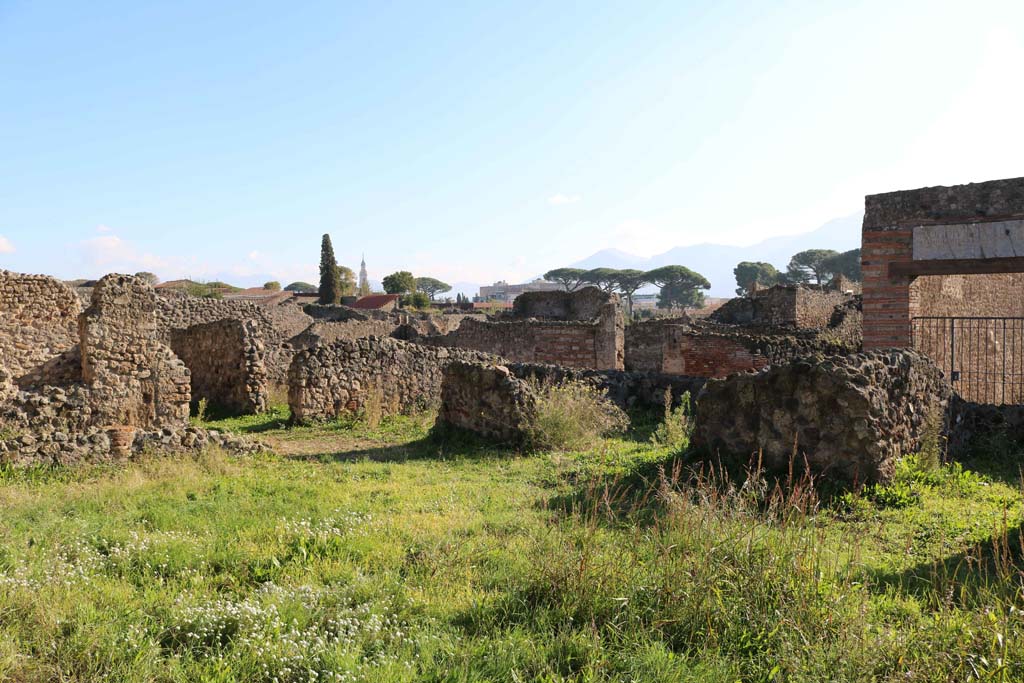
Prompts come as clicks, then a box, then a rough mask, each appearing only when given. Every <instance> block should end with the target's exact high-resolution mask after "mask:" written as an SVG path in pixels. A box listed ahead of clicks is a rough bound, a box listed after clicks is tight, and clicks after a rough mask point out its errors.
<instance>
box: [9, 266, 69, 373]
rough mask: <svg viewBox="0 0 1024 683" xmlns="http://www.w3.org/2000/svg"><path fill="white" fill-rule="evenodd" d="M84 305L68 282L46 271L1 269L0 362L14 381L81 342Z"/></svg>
mask: <svg viewBox="0 0 1024 683" xmlns="http://www.w3.org/2000/svg"><path fill="white" fill-rule="evenodd" d="M81 310H82V306H81V303H80V301H79V298H78V296H77V295H76V294H75V293H74V291H72V290H71V288H69V287H68V286H66V285H65V284H64V283H62V282H61V281H60V280H57V279H55V278H52V277H48V276H46V275H24V274H21V273H12V272H9V271H6V270H0V364H2V365H4V366H5V367H6V368H7V370H8V371H9V372H10V373H11V376H12V378H13V380H14V382H15V383H17V384H22V383H32V382H33V381H35V380H38V379H39V378H38V377H35V378H34V377H33V374H34V371H36V370H37V368H39V367H40V366H41V365H43V363H45V362H46V361H48V360H50V359H52V358H54V357H55V356H57V355H59V354H61V353H64V352H66V351H68V350H70V349H71V348H72V347H73V346H75V344H77V343H78V314H79V313H80V312H81Z"/></svg>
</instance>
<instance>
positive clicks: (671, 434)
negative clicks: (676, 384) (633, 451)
mask: <svg viewBox="0 0 1024 683" xmlns="http://www.w3.org/2000/svg"><path fill="white" fill-rule="evenodd" d="M692 432H693V423H692V421H691V420H690V392H688V391H686V392H684V393H683V395H682V396H680V397H679V405H678V406H676V407H675V408H673V407H672V390H671V389H666V390H665V418H664V419H663V420H662V422H661V424H660V425H658V428H657V429H656V430H655V431H654V434H652V435H651V441H652V442H654V443H655V444H657V445H659V446H668V447H670V448H677V449H680V450H681V449H684V448H686V447H687V446H688V445H689V444H690V434H691V433H692Z"/></svg>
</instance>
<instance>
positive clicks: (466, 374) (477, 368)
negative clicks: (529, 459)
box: [437, 361, 537, 444]
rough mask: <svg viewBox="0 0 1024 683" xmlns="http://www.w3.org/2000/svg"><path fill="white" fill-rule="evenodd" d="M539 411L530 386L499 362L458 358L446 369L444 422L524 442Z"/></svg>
mask: <svg viewBox="0 0 1024 683" xmlns="http://www.w3.org/2000/svg"><path fill="white" fill-rule="evenodd" d="M536 410H537V397H536V395H535V394H534V392H533V390H532V389H531V388H530V385H529V384H527V383H526V382H524V381H523V380H521V379H517V378H516V377H515V376H514V375H513V374H512V373H511V372H510V371H509V369H508V368H507V367H505V366H502V365H498V364H497V363H479V362H473V363H468V362H465V361H454V362H452V363H449V364H448V365H447V367H446V368H445V370H444V381H443V384H442V387H441V411H440V413H439V415H438V418H437V419H438V423H439V424H440V425H445V426H452V427H457V428H459V429H466V430H469V431H471V432H475V433H477V434H480V435H481V436H484V437H487V438H489V439H494V440H497V441H502V442H508V443H516V444H517V443H522V442H524V441H525V440H526V439H527V438H528V430H529V426H530V424H531V423H532V421H533V419H534V417H535V415H536Z"/></svg>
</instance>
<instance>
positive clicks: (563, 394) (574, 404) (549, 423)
mask: <svg viewBox="0 0 1024 683" xmlns="http://www.w3.org/2000/svg"><path fill="white" fill-rule="evenodd" d="M535 388H536V393H537V411H536V415H535V416H534V418H533V421H532V423H531V424H529V425H528V428H527V430H528V439H529V444H530V446H531V447H532V448H533V449H535V450H549V451H582V450H587V449H589V448H593V447H594V446H596V445H597V444H598V443H599V442H600V441H601V439H602V438H604V437H607V436H612V435H614V434H621V433H622V432H624V431H625V430H626V428H628V427H629V418H628V417H627V416H626V413H624V412H623V411H622V409H621V408H619V407H618V406H616V405H615V404H614V403H613V402H612V401H610V400H609V399H608V398H607V397H606V396H605V395H604V394H603V393H602V392H601V391H600V390H599V389H597V388H596V387H594V386H592V385H590V384H586V383H584V382H571V381H570V382H562V383H539V384H536V385H535Z"/></svg>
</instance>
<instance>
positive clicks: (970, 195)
mask: <svg viewBox="0 0 1024 683" xmlns="http://www.w3.org/2000/svg"><path fill="white" fill-rule="evenodd" d="M1021 217H1024V178H1006V179H1003V180H989V181H987V182H983V183H969V184H967V185H952V186H948V187H946V186H941V185H940V186H936V187H922V188H919V189H916V190H903V191H898V192H886V193H883V194H873V195H868V196H867V197H865V198H864V229H865V230H878V229H882V228H888V227H892V228H896V227H909V226H914V225H929V224H936V223H957V222H967V223H971V222H985V221H992V220H999V219H1005V218H1021Z"/></svg>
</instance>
